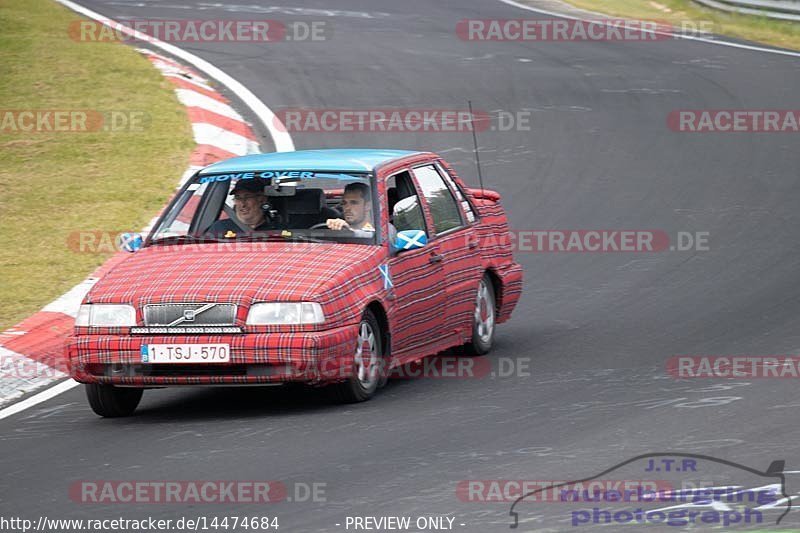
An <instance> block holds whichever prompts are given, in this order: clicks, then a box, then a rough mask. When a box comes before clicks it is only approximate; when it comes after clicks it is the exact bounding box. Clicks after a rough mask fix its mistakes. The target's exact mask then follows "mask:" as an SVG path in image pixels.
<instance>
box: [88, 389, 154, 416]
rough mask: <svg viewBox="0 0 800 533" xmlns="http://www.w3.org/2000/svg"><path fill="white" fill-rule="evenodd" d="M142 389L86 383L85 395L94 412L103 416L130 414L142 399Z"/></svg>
mask: <svg viewBox="0 0 800 533" xmlns="http://www.w3.org/2000/svg"><path fill="white" fill-rule="evenodd" d="M143 392H144V390H143V389H133V388H122V387H114V386H113V385H99V384H97V383H87V384H86V397H87V398H88V399H89V405H90V406H91V408H92V411H94V412H95V413H96V414H98V415H100V416H102V417H105V418H117V417H121V416H130V415H132V414H133V412H134V411H135V410H136V407H137V406H138V405H139V401H140V400H141V399H142V393H143Z"/></svg>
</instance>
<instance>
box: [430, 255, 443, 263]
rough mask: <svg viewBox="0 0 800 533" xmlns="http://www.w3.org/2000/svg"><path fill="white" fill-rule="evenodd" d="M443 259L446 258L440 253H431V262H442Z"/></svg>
mask: <svg viewBox="0 0 800 533" xmlns="http://www.w3.org/2000/svg"><path fill="white" fill-rule="evenodd" d="M442 259H444V258H443V257H442V256H441V255H439V254H431V256H430V257H429V258H428V262H429V263H441V262H442Z"/></svg>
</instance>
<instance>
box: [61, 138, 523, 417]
mask: <svg viewBox="0 0 800 533" xmlns="http://www.w3.org/2000/svg"><path fill="white" fill-rule="evenodd" d="M499 200H500V196H499V195H498V194H497V193H495V192H492V191H487V190H476V189H468V188H466V187H465V186H464V184H463V183H462V182H461V181H460V180H459V178H458V177H457V176H456V175H455V173H454V171H453V169H452V168H451V167H450V166H449V165H448V164H447V163H446V162H445V161H444V160H443V159H442V158H440V157H439V156H438V155H436V154H433V153H424V152H408V151H399V150H309V151H297V152H286V153H271V154H259V155H251V156H244V157H237V158H234V159H230V160H227V161H223V162H220V163H216V164H213V165H211V166H208V167H206V168H204V169H202V170H200V171H199V172H198V173H197V174H195V175H194V176H193V177H192V178H191V179H189V180H188V181H187V182H186V184H185V185H184V186H183V187H182V188H181V190H180V191H179V192H178V193H177V194H176V196H175V197H174V198H173V199H172V201H171V202H170V204H169V205H168V207H167V208H166V209H165V210H164V213H163V214H162V215H161V217H160V218H159V219H158V222H157V223H156V224H155V226H154V228H153V230H152V231H151V232H150V234H149V235H148V236H147V238H146V239H145V240H144V241H143V242H142V241H141V238H140V237H139V236H138V235H137V236H135V237H136V238H129V239H128V240H127V241H126V242H125V246H126V247H127V248H129V249H130V250H129V251H136V253H135V254H132V255H131V256H130V257H128V258H127V259H126V260H124V261H122V262H121V263H120V264H119V265H117V266H116V267H114V268H112V269H111V270H110V271H109V272H108V273H107V274H106V275H105V276H103V277H102V279H100V280H99V281H98V282H97V283H96V285H95V286H94V287H93V288H92V289H91V291H90V292H89V293H88V295H87V296H86V298H85V300H84V302H83V304H82V305H81V307H80V311H79V313H78V317H77V319H76V322H75V329H74V332H73V334H72V335H71V336H70V337H69V339H68V341H67V345H66V352H67V356H68V360H69V365H70V372H71V375H72V377H73V378H74V379H76V380H77V381H79V382H82V383H85V384H86V391H87V396H88V399H89V403H90V405H91V407H92V409H93V410H94V411H95V412H96V413H97V414H99V415H101V416H126V415H129V414H131V413H133V411H134V410H135V409H136V407H137V405H138V404H139V401H140V399H141V396H142V391H143V390H144V389H146V388H158V387H165V386H171V385H190V384H193V385H237V384H276V383H286V382H302V383H307V384H312V385H327V386H328V387H329V389H330V390H331V391H332V392H333V393H334V396H335V397H336V398H337V399H339V400H340V401H345V402H357V401H363V400H367V399H369V398H370V397H371V396H372V395H373V394H374V393H375V391H376V390H377V388H378V387H380V386H381V385H382V384H383V383H384V382H385V380H386V376H387V373H388V371H389V370H390V369H392V368H394V367H396V366H398V365H403V364H406V363H410V362H412V361H416V360H419V359H421V358H423V357H425V356H427V355H431V354H435V353H437V352H439V351H442V350H445V349H448V348H452V347H457V346H461V347H462V348H463V351H464V352H466V353H468V354H478V355H479V354H485V353H487V352H488V351H489V350H490V349H491V347H492V342H493V337H494V333H495V324H497V323H500V322H503V321H505V320H507V319H508V318H509V317H510V315H511V312H512V310H513V309H514V306H515V305H516V303H517V300H518V299H519V296H520V293H521V290H522V269H521V268H520V266H519V265H518V264H516V263H514V261H513V257H512V250H511V244H510V239H509V238H508V237H509V236H508V226H507V221H506V216H505V213H504V211H503V208H502V207H501V205H500V203H499ZM137 238H138V244H137Z"/></svg>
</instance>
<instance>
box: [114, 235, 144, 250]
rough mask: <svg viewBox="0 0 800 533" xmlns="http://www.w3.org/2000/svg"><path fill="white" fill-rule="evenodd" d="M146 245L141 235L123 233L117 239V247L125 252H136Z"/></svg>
mask: <svg viewBox="0 0 800 533" xmlns="http://www.w3.org/2000/svg"><path fill="white" fill-rule="evenodd" d="M143 244H144V239H142V236H141V235H140V234H139V233H121V234H120V235H119V237H117V246H118V247H119V249H120V250H123V251H125V252H130V253H133V252H136V251H138V250H139V249H140V248H141V247H142V245H143Z"/></svg>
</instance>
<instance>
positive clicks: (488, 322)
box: [462, 274, 497, 355]
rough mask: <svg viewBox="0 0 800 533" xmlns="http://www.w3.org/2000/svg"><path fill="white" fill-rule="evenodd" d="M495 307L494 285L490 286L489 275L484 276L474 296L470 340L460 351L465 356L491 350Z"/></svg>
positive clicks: (483, 353) (485, 352)
mask: <svg viewBox="0 0 800 533" xmlns="http://www.w3.org/2000/svg"><path fill="white" fill-rule="evenodd" d="M496 305H497V304H496V302H495V294H494V285H492V280H491V279H490V278H489V274H484V275H483V278H481V282H480V284H479V285H478V293H477V295H476V296H475V309H474V311H473V314H472V339H471V340H470V341H469V342H468V343H466V344H465V345H464V346H463V350H462V351H463V352H464V354H465V355H485V354H487V353H489V351H490V350H491V349H492V343H493V342H494V325H495V323H494V319H495V311H496V309H497V307H496Z"/></svg>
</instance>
